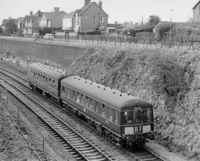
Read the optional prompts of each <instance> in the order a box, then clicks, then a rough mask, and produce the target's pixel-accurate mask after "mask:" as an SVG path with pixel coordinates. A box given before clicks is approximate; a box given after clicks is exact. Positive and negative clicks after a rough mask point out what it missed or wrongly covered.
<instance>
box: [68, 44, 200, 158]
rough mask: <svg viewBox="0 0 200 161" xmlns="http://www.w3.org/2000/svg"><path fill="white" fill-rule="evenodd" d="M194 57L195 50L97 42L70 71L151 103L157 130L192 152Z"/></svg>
mask: <svg viewBox="0 0 200 161" xmlns="http://www.w3.org/2000/svg"><path fill="white" fill-rule="evenodd" d="M199 60H200V55H199V52H195V51H193V52H188V51H180V50H171V49H170V50H165V51H164V50H155V49H135V50H133V49H132V50H131V49H114V48H112V49H103V48H98V49H95V50H94V51H93V52H92V53H90V54H87V55H84V56H81V57H80V58H78V59H77V60H76V61H74V62H73V64H72V65H71V67H70V72H71V73H74V74H78V75H80V76H83V77H85V78H87V79H90V80H93V81H96V82H98V83H102V84H104V85H106V86H110V87H112V88H116V89H119V90H120V91H122V92H125V93H131V94H132V95H134V96H138V97H141V98H143V99H145V100H147V101H149V102H151V103H153V104H154V106H155V109H156V110H155V115H156V133H157V136H159V137H160V136H161V138H162V139H164V140H167V141H168V142H169V145H170V147H171V149H174V150H179V151H181V152H182V153H183V154H185V155H186V156H188V157H190V158H193V157H194V158H198V155H199V154H198V151H199V150H200V135H199V134H200V127H199V122H200V117H199V115H200V110H199V104H200V76H199V73H200V63H199ZM199 156H200V155H199Z"/></svg>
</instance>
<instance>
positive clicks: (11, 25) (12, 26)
mask: <svg viewBox="0 0 200 161" xmlns="http://www.w3.org/2000/svg"><path fill="white" fill-rule="evenodd" d="M15 21H16V20H14V19H12V18H9V21H8V23H7V24H6V25H5V29H6V33H7V34H14V33H16V32H17V24H16V22H15Z"/></svg>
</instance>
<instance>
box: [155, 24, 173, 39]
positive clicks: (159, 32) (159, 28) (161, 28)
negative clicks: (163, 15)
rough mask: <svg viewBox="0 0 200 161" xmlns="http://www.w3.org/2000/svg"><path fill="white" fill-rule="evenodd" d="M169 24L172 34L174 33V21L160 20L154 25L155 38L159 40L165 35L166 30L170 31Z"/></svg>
mask: <svg viewBox="0 0 200 161" xmlns="http://www.w3.org/2000/svg"><path fill="white" fill-rule="evenodd" d="M170 26H171V30H172V35H173V33H174V23H171V22H160V23H159V24H158V25H156V27H155V28H154V30H155V38H156V40H157V41H161V40H163V39H164V38H165V37H166V34H167V32H170Z"/></svg>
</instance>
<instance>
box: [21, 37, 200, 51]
mask: <svg viewBox="0 0 200 161" xmlns="http://www.w3.org/2000/svg"><path fill="white" fill-rule="evenodd" d="M24 37H25V38H32V39H35V41H37V40H40V39H43V38H42V37H37V38H33V37H32V35H26V36H24ZM141 37H142V36H138V37H137V36H136V37H128V36H108V35H107V36H105V35H77V36H72V35H55V36H54V39H51V41H63V42H66V43H85V44H93V45H102V44H103V45H115V46H135V47H140V48H158V49H161V48H177V49H185V50H199V49H200V39H196V37H195V38H193V37H189V38H187V39H186V38H185V37H179V38H174V39H173V38H172V39H170V38H169V36H166V37H165V38H163V39H162V41H159V42H157V41H156V40H155V37H154V36H148V38H147V37H145V38H144V37H143V38H141Z"/></svg>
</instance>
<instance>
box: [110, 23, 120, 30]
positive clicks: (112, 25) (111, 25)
mask: <svg viewBox="0 0 200 161" xmlns="http://www.w3.org/2000/svg"><path fill="white" fill-rule="evenodd" d="M108 27H113V28H116V29H122V28H124V27H123V26H122V25H121V24H108Z"/></svg>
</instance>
